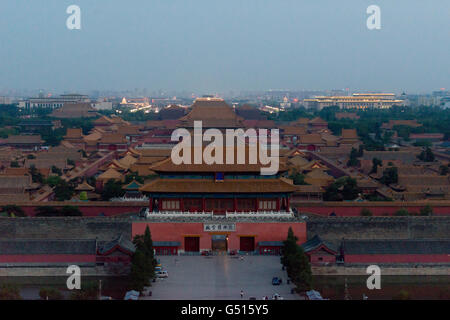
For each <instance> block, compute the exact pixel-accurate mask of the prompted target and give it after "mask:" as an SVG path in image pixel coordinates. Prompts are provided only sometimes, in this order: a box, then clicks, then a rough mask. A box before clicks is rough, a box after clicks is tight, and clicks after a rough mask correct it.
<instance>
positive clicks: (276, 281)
mask: <svg viewBox="0 0 450 320" xmlns="http://www.w3.org/2000/svg"><path fill="white" fill-rule="evenodd" d="M281 283H282V280H281V279H280V278H278V277H273V278H272V285H273V286H279V285H281Z"/></svg>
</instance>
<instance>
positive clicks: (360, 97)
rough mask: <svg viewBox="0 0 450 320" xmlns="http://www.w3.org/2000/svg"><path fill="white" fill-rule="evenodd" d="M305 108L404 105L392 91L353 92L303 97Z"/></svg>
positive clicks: (376, 107)
mask: <svg viewBox="0 0 450 320" xmlns="http://www.w3.org/2000/svg"><path fill="white" fill-rule="evenodd" d="M303 103H304V104H305V106H306V107H307V108H313V109H317V110H321V109H323V108H325V107H330V106H338V107H339V108H341V109H389V108H391V107H392V106H394V105H399V106H400V105H404V101H403V100H398V99H396V98H395V94H393V93H354V94H353V95H351V96H316V97H314V98H312V99H304V100H303Z"/></svg>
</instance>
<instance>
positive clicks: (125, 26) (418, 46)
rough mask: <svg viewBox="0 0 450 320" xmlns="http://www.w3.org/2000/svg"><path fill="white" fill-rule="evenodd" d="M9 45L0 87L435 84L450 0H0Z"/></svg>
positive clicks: (444, 61)
mask: <svg viewBox="0 0 450 320" xmlns="http://www.w3.org/2000/svg"><path fill="white" fill-rule="evenodd" d="M71 4H76V5H79V6H80V7H81V19H82V22H81V23H82V30H72V31H71V30H68V29H67V28H66V19H67V17H68V16H69V15H68V14H66V8H67V7H68V6H69V5H71ZM371 4H377V5H379V6H380V7H381V23H382V29H381V30H373V31H371V30H368V29H367V27H366V19H367V16H368V15H367V14H366V8H367V7H368V6H369V5H371ZM0 45H1V46H0V90H1V89H39V88H45V89H48V90H56V91H76V90H91V89H92V90H93V89H99V90H106V89H116V90H118V89H134V88H148V89H150V90H158V89H169V90H170V89H174V90H188V91H195V92H199V91H203V92H205V93H206V92H220V91H222V92H223V91H228V90H235V91H240V90H265V89H341V88H346V87H349V88H351V89H353V90H387V91H402V90H406V91H407V92H415V91H419V92H426V91H431V90H436V89H439V88H441V87H445V88H450V1H449V0H432V1H418V0H395V1H394V0H369V1H367V0H340V1H336V0H315V1H312V0H226V1H225V0H222V1H216V0H158V1H155V0H130V1H123V0H70V1H66V0H32V1H29V0H1V1H0Z"/></svg>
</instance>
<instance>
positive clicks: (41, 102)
mask: <svg viewBox="0 0 450 320" xmlns="http://www.w3.org/2000/svg"><path fill="white" fill-rule="evenodd" d="M87 102H91V100H90V99H89V97H88V96H87V95H83V94H62V95H60V96H58V97H47V98H45V97H43V96H42V95H41V97H38V98H29V99H28V100H23V101H19V108H49V109H56V108H61V107H62V106H63V105H64V104H66V103H87Z"/></svg>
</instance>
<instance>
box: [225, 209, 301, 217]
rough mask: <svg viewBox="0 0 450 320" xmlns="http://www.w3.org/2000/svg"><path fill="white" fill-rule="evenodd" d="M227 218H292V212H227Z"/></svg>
mask: <svg viewBox="0 0 450 320" xmlns="http://www.w3.org/2000/svg"><path fill="white" fill-rule="evenodd" d="M225 216H226V217H227V218H233V217H236V218H252V217H255V218H292V217H293V216H294V213H293V212H292V211H250V212H226V214H225Z"/></svg>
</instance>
